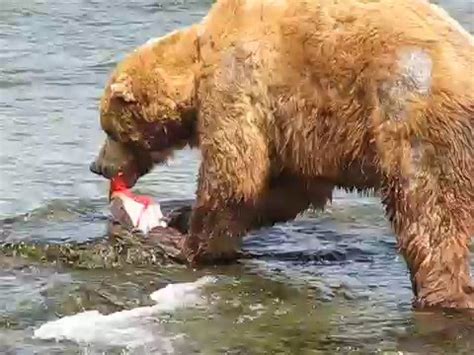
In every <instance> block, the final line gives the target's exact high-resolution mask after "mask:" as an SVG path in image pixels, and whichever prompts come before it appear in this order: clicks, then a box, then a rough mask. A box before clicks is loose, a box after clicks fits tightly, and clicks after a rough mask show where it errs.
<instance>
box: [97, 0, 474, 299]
mask: <svg viewBox="0 0 474 355" xmlns="http://www.w3.org/2000/svg"><path fill="white" fill-rule="evenodd" d="M473 58H474V42H473V40H472V38H471V36H470V35H469V34H468V33H466V32H465V31H464V30H463V29H462V28H461V27H460V25H459V24H457V23H456V22H455V21H454V20H452V19H451V18H450V17H449V16H448V15H447V14H446V13H445V12H444V11H443V10H441V9H439V8H438V7H436V6H435V5H431V4H429V3H428V2H427V1H424V0H385V1H376V0H372V1H370V0H348V1H340V2H336V1H332V0H313V1H304V0H295V1H293V0H292V1H290V0H273V1H270V0H267V1H263V0H222V1H218V2H217V3H216V4H214V6H213V7H212V9H211V10H210V12H209V14H208V15H207V16H206V18H204V19H203V20H202V22H201V23H198V24H195V25H193V26H191V27H189V28H186V29H183V30H180V31H176V32H174V33H172V34H170V35H168V36H166V37H164V38H160V39H158V40H156V41H152V42H151V43H148V44H146V45H144V46H142V47H140V48H138V49H137V50H136V51H135V52H134V53H132V54H130V55H129V56H128V58H126V59H125V60H124V61H123V62H122V63H120V64H119V65H118V67H117V68H116V70H115V72H114V74H113V75H112V78H111V80H110V82H109V84H108V86H107V88H106V90H105V93H104V96H103V99H102V105H101V124H102V127H103V129H104V130H105V132H106V133H107V134H108V138H107V141H108V143H106V145H108V146H109V148H108V149H109V151H112V152H111V153H110V154H111V155H115V156H114V159H115V161H117V160H118V161H119V163H113V164H111V163H110V162H109V161H108V160H109V154H108V153H107V152H105V153H104V149H105V146H104V149H103V152H102V153H101V157H100V158H99V159H98V160H97V161H96V162H94V163H93V164H92V167H91V168H92V170H93V171H95V172H97V173H99V174H102V175H104V176H106V177H109V178H110V177H111V176H112V175H113V174H115V173H116V171H117V170H119V169H121V170H123V171H125V172H126V173H127V174H128V176H129V184H130V185H133V184H134V183H135V182H136V180H137V179H138V178H139V176H141V175H143V174H145V173H147V172H148V171H149V169H150V168H151V167H152V165H153V164H155V163H160V162H162V161H164V160H166V158H167V156H168V155H169V154H170V152H172V151H173V150H174V149H179V148H181V147H183V146H185V145H187V144H189V145H192V146H197V147H198V148H199V149H200V151H201V153H202V163H201V166H200V170H199V178H198V189H197V200H196V204H195V206H194V207H193V212H192V216H191V223H190V226H191V227H190V228H191V229H190V233H189V235H188V236H186V238H185V240H184V242H183V244H182V245H180V246H178V247H180V248H182V252H183V258H184V259H185V260H186V261H188V262H190V263H204V262H217V261H220V260H223V259H224V260H229V259H230V260H233V259H234V258H235V257H236V256H237V255H238V249H239V245H240V241H241V237H242V236H243V235H244V234H245V233H246V232H247V231H249V230H250V229H253V228H257V227H260V226H264V225H269V224H272V223H275V222H278V221H286V220H290V219H292V218H294V217H295V216H296V215H297V214H298V213H299V212H301V211H303V210H304V209H306V208H307V207H308V206H310V205H313V206H315V207H317V208H323V207H324V205H325V204H326V202H327V201H329V200H330V199H331V193H332V190H333V189H334V188H335V187H341V188H344V189H349V190H353V189H355V190H357V191H361V192H362V191H378V192H379V193H380V194H381V196H382V201H383V203H384V205H385V207H386V212H387V216H388V218H389V219H390V221H391V223H392V225H393V228H394V230H395V233H396V235H397V240H398V245H399V249H400V251H401V253H402V254H403V256H404V257H405V259H406V261H407V265H408V268H409V270H410V272H411V280H412V285H413V291H414V294H415V304H416V305H418V306H442V307H457V308H474V288H473V284H472V282H471V277H470V271H469V254H468V245H469V243H470V236H471V235H472V234H473V232H474V222H473V220H474V207H473V201H474V188H473V181H474V178H473V173H474V171H473V169H474V168H473V167H474V154H473V149H474V148H473V145H474V139H473V138H474V137H473V120H474V79H473V78H474V76H473ZM113 145H115V146H118V148H117V149H115V148H114V149H111V148H110V147H111V146H113ZM105 150H106V149H105ZM118 151H120V153H117V152H118ZM117 156H118V157H117ZM120 156H122V157H123V159H121V158H120ZM120 162H121V163H120Z"/></svg>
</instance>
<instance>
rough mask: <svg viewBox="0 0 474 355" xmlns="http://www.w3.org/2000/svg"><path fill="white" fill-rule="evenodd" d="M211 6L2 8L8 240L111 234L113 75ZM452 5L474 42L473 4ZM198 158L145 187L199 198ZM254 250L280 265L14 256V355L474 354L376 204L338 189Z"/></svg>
mask: <svg viewBox="0 0 474 355" xmlns="http://www.w3.org/2000/svg"><path fill="white" fill-rule="evenodd" d="M210 3H211V1H197V0H194V1H187V0H175V1H171V0H162V1H158V0H137V1H125V0H117V1H99V0H68V1H60V0H21V1H19V0H0V174H1V177H0V220H2V221H4V222H5V221H10V220H13V221H15V222H14V223H3V224H2V225H3V226H4V227H3V228H4V229H3V230H0V238H2V239H5V238H8V239H14V240H18V239H27V240H31V239H36V240H42V241H44V240H50V241H54V242H59V241H71V240H72V241H83V240H88V239H94V238H100V237H102V236H103V235H104V233H105V220H104V216H105V215H106V212H107V209H106V199H105V196H106V191H107V184H106V182H105V181H103V180H102V179H100V178H98V177H96V176H94V175H92V174H91V173H89V171H88V163H89V162H90V160H91V159H92V158H93V156H94V154H95V153H96V152H97V150H98V148H99V144H100V142H101V140H102V139H103V134H102V132H101V130H100V128H99V124H98V116H97V113H98V112H97V105H98V98H99V96H100V94H101V90H102V88H103V86H104V84H105V81H106V80H107V76H108V75H109V73H110V70H111V68H112V67H113V66H114V64H115V63H116V62H117V61H118V60H120V59H121V58H123V56H124V54H125V53H127V52H129V51H131V50H132V49H133V48H134V47H136V46H138V45H140V44H142V43H143V42H145V41H146V40H148V39H149V38H151V37H156V36H160V35H162V34H164V33H165V32H167V31H170V30H172V29H174V28H176V27H180V26H183V25H187V24H190V23H191V22H194V21H198V20H199V19H200V18H201V17H202V16H203V15H204V14H205V13H206V11H207V9H208V7H209V5H210ZM441 4H442V5H443V6H444V7H445V8H446V9H447V10H448V11H449V12H450V13H451V14H452V15H453V16H454V17H456V18H457V19H458V20H459V21H461V22H462V24H463V25H464V26H465V27H466V28H467V29H468V30H469V31H471V32H472V31H473V29H474V25H473V22H474V18H473V16H474V15H473V14H474V10H473V6H474V5H473V3H472V1H469V0H457V1H448V0H445V1H441ZM198 162H199V157H198V154H197V153H196V152H193V151H183V152H181V153H180V154H178V156H177V157H176V159H175V160H174V161H173V162H171V163H170V164H169V166H166V167H159V168H157V169H155V171H154V172H153V174H151V175H149V176H147V177H146V178H144V179H143V180H141V181H140V183H139V188H138V189H137V190H138V191H140V192H146V193H151V194H153V195H154V196H156V197H157V198H159V199H160V200H161V201H163V203H164V204H165V205H166V203H169V201H172V200H174V201H177V200H186V199H192V198H193V194H194V188H195V175H196V169H197V165H198ZM6 225H8V226H9V228H8V230H6V229H5V226H6ZM245 247H246V248H247V249H250V250H252V251H254V252H265V253H269V252H272V253H273V254H274V255H275V256H276V257H274V258H272V259H260V260H253V261H250V260H247V261H245V262H242V263H240V264H238V265H234V266H228V267H220V268H212V269H207V270H200V271H193V270H189V269H186V268H182V267H175V266H173V267H166V268H156V269H143V268H132V267H130V268H126V269H122V270H114V271H110V270H109V271H106V270H104V271H71V270H65V269H56V268H53V267H46V266H44V267H43V266H41V267H39V266H32V265H31V264H30V263H28V262H27V261H25V260H19V259H10V258H2V259H0V353H7V354H33V353H40V354H53V353H58V354H64V353H67V354H69V353H70V354H73V353H74V354H75V353H84V354H86V353H87V354H96V353H102V352H104V351H105V352H107V353H131V354H146V353H172V354H191V353H205V354H214V353H216V354H218V353H225V352H227V353H229V354H262V353H286V354H310V353H311V354H317V353H329V354H332V353H349V352H356V353H364V354H365V353H375V352H387V353H390V352H394V353H395V352H397V351H401V352H404V353H426V354H436V353H449V354H453V353H473V352H474V321H472V320H471V319H468V318H466V317H460V316H455V315H441V314H432V313H428V312H414V311H413V310H412V309H411V307H410V301H411V296H412V295H411V290H410V285H409V276H408V273H407V269H406V267H405V264H404V262H403V260H402V259H401V258H400V257H399V256H398V255H397V253H396V250H395V241H394V237H393V234H392V232H391V231H390V229H389V227H388V225H387V222H386V220H385V218H384V216H383V214H382V210H381V208H380V206H379V203H378V201H377V199H375V198H359V197H357V196H353V195H348V194H345V193H342V192H338V193H337V194H336V198H335V200H334V203H333V205H332V206H330V207H329V208H328V210H327V211H325V212H324V213H318V214H317V215H314V214H312V213H309V212H308V213H306V214H304V215H303V216H301V218H299V219H298V220H297V221H294V222H292V223H288V224H284V225H279V226H276V227H274V228H271V229H267V230H263V231H260V232H259V233H256V234H255V235H252V236H251V237H250V238H249V239H248V241H247V242H246V245H245ZM206 274H207V275H209V277H204V278H202V277H203V276H204V275H206ZM183 282H190V283H189V284H183ZM168 284H171V286H169V287H168V288H163V287H165V286H166V285H168ZM89 311H91V312H89ZM83 312H86V313H83ZM55 321H56V322H55ZM58 322H59V323H58Z"/></svg>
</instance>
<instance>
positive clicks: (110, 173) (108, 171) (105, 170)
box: [89, 161, 118, 179]
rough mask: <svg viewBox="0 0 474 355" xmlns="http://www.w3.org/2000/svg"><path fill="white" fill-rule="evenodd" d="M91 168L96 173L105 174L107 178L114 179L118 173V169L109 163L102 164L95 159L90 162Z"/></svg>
mask: <svg viewBox="0 0 474 355" xmlns="http://www.w3.org/2000/svg"><path fill="white" fill-rule="evenodd" d="M89 170H90V171H91V172H93V173H94V174H97V175H100V176H103V177H105V178H107V179H112V178H113V177H114V176H115V175H117V174H118V169H115V168H113V167H110V166H107V165H105V166H104V165H102V164H99V163H98V162H97V161H93V162H92V163H90V165H89Z"/></svg>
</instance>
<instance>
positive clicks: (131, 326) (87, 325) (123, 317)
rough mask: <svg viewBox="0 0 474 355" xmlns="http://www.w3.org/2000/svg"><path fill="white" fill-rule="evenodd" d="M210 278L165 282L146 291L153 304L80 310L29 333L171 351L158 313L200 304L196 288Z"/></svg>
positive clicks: (201, 301) (210, 279) (83, 341)
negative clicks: (113, 309)
mask: <svg viewBox="0 0 474 355" xmlns="http://www.w3.org/2000/svg"><path fill="white" fill-rule="evenodd" d="M214 281H215V279H214V278H212V277H208V276H205V277H202V278H200V279H198V280H197V281H195V282H187V283H177V284H169V285H167V286H166V287H164V288H162V289H159V290H158V291H155V292H153V293H152V294H151V295H150V297H151V299H152V300H153V301H155V302H156V305H153V306H149V307H138V308H133V309H130V310H124V311H120V312H115V313H111V314H108V315H104V314H101V313H99V312H98V311H95V310H93V311H86V312H81V313H78V314H75V315H72V316H67V317H64V318H61V319H58V320H54V321H51V322H47V323H45V324H43V325H42V326H41V327H39V328H38V329H36V330H35V332H34V335H33V337H34V338H37V339H43V340H56V341H61V340H69V341H73V342H76V343H78V344H89V345H92V344H96V345H110V346H124V347H127V348H136V347H140V346H144V345H146V344H153V346H156V345H157V344H158V345H159V347H160V348H162V350H163V351H165V352H167V353H169V352H172V341H171V338H170V337H166V336H165V335H164V334H163V332H162V331H161V332H160V330H159V329H157V325H158V326H159V322H160V319H159V314H160V313H164V312H172V311H174V310H177V309H180V308H185V307H193V306H198V305H200V304H203V302H204V298H203V297H202V295H201V292H200V289H201V287H203V286H205V285H207V284H209V283H212V282H214ZM155 349H156V348H155Z"/></svg>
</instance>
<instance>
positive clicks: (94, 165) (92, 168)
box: [89, 161, 102, 175]
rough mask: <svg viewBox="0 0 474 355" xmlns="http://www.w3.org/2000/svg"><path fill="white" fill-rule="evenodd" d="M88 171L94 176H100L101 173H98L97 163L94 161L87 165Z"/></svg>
mask: <svg viewBox="0 0 474 355" xmlns="http://www.w3.org/2000/svg"><path fill="white" fill-rule="evenodd" d="M89 170H90V171H91V172H93V173H94V174H97V175H102V172H101V171H100V169H99V167H98V165H97V163H96V162H95V161H93V162H92V163H90V165H89Z"/></svg>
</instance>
